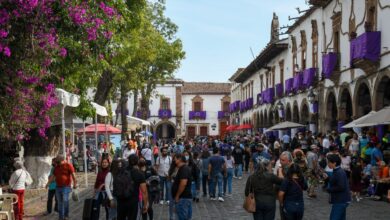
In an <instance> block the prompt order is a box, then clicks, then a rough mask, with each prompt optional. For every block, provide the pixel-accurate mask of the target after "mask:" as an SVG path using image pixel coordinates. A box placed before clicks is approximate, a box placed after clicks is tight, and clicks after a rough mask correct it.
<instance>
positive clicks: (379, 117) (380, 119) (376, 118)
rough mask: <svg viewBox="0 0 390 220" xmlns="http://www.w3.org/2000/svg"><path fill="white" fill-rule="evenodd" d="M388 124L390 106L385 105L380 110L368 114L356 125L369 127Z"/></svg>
mask: <svg viewBox="0 0 390 220" xmlns="http://www.w3.org/2000/svg"><path fill="white" fill-rule="evenodd" d="M369 114H370V113H369ZM387 124H390V106H387V107H384V108H382V109H381V110H380V111H377V112H375V113H373V114H371V115H369V116H367V117H366V118H364V119H363V120H362V121H360V122H359V123H357V124H356V125H357V126H358V127H369V126H376V125H387Z"/></svg>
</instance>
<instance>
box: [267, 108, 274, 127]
mask: <svg viewBox="0 0 390 220" xmlns="http://www.w3.org/2000/svg"><path fill="white" fill-rule="evenodd" d="M274 124H275V115H274V111H273V109H272V108H270V109H269V110H268V125H267V128H268V127H271V126H273V125H274Z"/></svg>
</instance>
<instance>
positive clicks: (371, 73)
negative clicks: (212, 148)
mask: <svg viewBox="0 0 390 220" xmlns="http://www.w3.org/2000/svg"><path fill="white" fill-rule="evenodd" d="M308 2H309V3H310V8H309V9H308V10H307V11H305V12H304V13H303V14H302V16H300V17H299V18H297V20H295V22H294V24H292V25H291V26H290V27H289V28H288V30H287V34H288V37H286V38H284V39H279V30H280V29H279V22H278V18H277V16H276V15H275V14H274V17H273V19H272V25H271V40H270V42H269V43H268V45H267V46H266V47H265V48H264V49H263V50H262V51H261V52H260V54H259V55H258V56H257V57H256V58H255V59H254V60H253V61H252V62H251V63H250V64H249V65H248V66H247V67H246V68H242V69H238V70H237V72H236V73H235V74H233V76H232V77H231V78H230V81H231V82H232V84H233V86H232V88H231V97H232V104H231V106H230V109H231V115H232V117H231V122H232V123H233V124H244V123H250V124H252V125H253V127H254V129H255V130H260V131H261V130H263V129H264V128H268V127H270V126H272V125H274V124H276V123H278V122H280V121H283V120H287V121H294V122H298V123H302V124H305V125H306V127H307V129H310V130H312V131H313V132H326V131H329V130H337V129H338V130H341V127H342V126H343V125H344V124H346V123H348V122H349V121H351V120H353V119H356V118H359V117H361V116H363V115H365V114H367V113H369V112H370V111H373V110H375V111H378V110H380V109H382V108H383V107H385V106H387V105H389V104H390V68H389V64H390V50H389V47H390V40H389V39H390V38H389V37H390V28H389V27H390V26H389V25H386V21H387V20H388V19H390V13H388V12H389V8H390V6H389V5H383V3H382V1H379V0H351V1H341V0H310V1H308ZM251 100H252V101H251ZM248 103H249V104H248ZM251 103H253V104H252V105H251ZM379 130H381V129H379ZM291 132H292V133H295V132H296V129H293V130H292V131H291Z"/></svg>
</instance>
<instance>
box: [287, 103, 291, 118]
mask: <svg viewBox="0 0 390 220" xmlns="http://www.w3.org/2000/svg"><path fill="white" fill-rule="evenodd" d="M286 121H292V113H291V106H290V103H287V105H286Z"/></svg>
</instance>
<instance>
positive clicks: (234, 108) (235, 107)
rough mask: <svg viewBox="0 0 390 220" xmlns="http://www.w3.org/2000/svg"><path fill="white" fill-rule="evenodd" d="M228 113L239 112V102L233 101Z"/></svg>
mask: <svg viewBox="0 0 390 220" xmlns="http://www.w3.org/2000/svg"><path fill="white" fill-rule="evenodd" d="M229 110H230V112H236V111H238V110H240V101H235V102H233V103H232V104H230V105H229Z"/></svg>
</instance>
